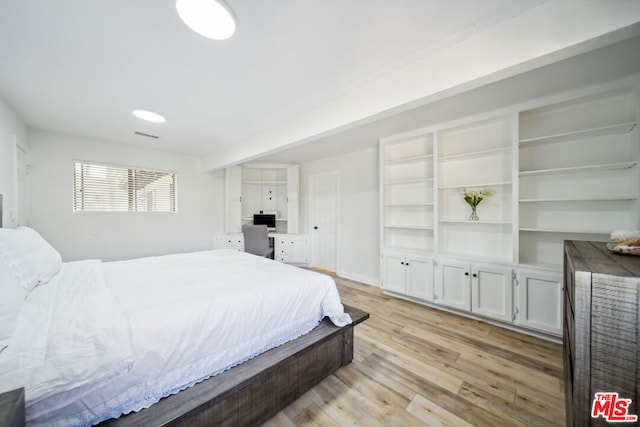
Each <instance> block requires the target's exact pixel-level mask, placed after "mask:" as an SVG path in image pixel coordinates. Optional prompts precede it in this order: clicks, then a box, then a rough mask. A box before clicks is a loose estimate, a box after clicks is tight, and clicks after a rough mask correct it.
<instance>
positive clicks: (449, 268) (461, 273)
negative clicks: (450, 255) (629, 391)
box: [436, 260, 471, 311]
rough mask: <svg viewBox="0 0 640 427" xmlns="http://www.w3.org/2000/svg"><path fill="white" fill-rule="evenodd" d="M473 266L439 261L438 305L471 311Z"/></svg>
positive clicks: (437, 268) (437, 272) (437, 280)
mask: <svg viewBox="0 0 640 427" xmlns="http://www.w3.org/2000/svg"><path fill="white" fill-rule="evenodd" d="M470 271H471V265H470V264H468V263H462V262H458V261H452V260H438V264H437V267H436V289H437V290H436V295H437V302H438V304H441V305H445V306H448V307H452V308H457V309H460V310H466V311H470V310H471V273H470Z"/></svg>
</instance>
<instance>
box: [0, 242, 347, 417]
mask: <svg viewBox="0 0 640 427" xmlns="http://www.w3.org/2000/svg"><path fill="white" fill-rule="evenodd" d="M324 316H329V317H330V318H331V320H332V321H333V323H334V324H336V325H338V326H344V325H345V324H347V323H350V321H351V320H350V318H349V316H348V315H347V314H345V313H344V312H343V307H342V305H341V303H340V299H339V296H338V292H337V289H336V287H335V284H334V282H333V281H332V280H331V279H330V278H329V277H328V276H325V275H322V274H318V273H314V272H310V271H307V270H303V269H299V268H295V267H291V266H288V265H285V264H281V263H278V262H274V261H271V260H267V259H263V258H259V257H255V256H253V255H249V254H245V253H241V252H237V251H230V250H217V251H206V252H196V253H190V254H177V255H168V256H161V257H151V258H143V259H137V260H130V261H119V262H110V263H101V262H99V261H80V262H73V263H66V264H64V266H63V268H62V270H61V271H60V273H58V274H57V275H56V276H55V277H54V278H53V279H52V280H51V281H50V282H49V283H47V284H46V285H44V286H41V287H39V288H36V290H34V291H33V292H32V294H31V295H30V296H29V299H28V302H27V304H26V306H25V308H24V309H23V311H22V312H21V313H20V317H19V319H18V329H17V331H16V336H15V337H14V339H12V341H11V343H10V345H9V348H7V349H6V350H5V351H3V352H2V353H0V391H4V390H10V389H13V388H16V387H21V386H26V399H27V420H28V422H29V423H30V424H33V425H38V424H42V425H56V424H57V425H65V426H67V425H88V424H92V423H96V422H99V421H102V420H104V419H108V418H113V417H117V416H119V415H120V414H122V413H127V412H130V411H137V410H140V409H142V408H145V407H148V406H150V405H151V404H153V403H155V402H157V401H158V400H159V399H160V398H161V397H163V396H167V395H169V394H173V393H176V392H178V391H180V390H182V389H184V388H186V387H189V386H191V385H193V384H195V383H197V382H199V381H202V380H203V379H206V378H208V377H210V376H212V375H215V374H217V373H220V372H222V371H224V370H226V369H229V368H231V367H233V366H235V365H237V364H239V363H241V362H243V361H245V360H248V359H250V358H251V357H254V356H256V355H257V354H260V353H262V352H264V351H266V350H268V349H270V348H273V347H276V346H278V345H280V344H283V343H285V342H287V341H290V340H292V339H294V338H296V337H298V336H300V335H302V334H304V333H306V332H308V331H310V330H311V329H313V328H314V327H315V326H316V325H317V324H318V323H319V321H320V320H321V319H322V318H323V317H324Z"/></svg>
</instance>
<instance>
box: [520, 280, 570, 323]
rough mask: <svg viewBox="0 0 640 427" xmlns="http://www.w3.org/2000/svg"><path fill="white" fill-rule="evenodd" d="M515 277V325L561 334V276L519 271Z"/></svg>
mask: <svg viewBox="0 0 640 427" xmlns="http://www.w3.org/2000/svg"><path fill="white" fill-rule="evenodd" d="M518 276H519V277H518V283H519V284H518V293H519V295H518V307H517V319H518V324H519V325H521V326H526V327H529V328H533V329H538V330H540V331H545V332H550V333H552V334H555V335H562V298H563V296H562V275H561V274H556V273H551V272H541V271H535V270H520V271H519V274H518Z"/></svg>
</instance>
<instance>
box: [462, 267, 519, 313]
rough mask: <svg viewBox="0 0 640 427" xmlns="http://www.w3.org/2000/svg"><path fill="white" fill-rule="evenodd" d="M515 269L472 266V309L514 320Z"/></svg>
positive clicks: (475, 311)
mask: <svg viewBox="0 0 640 427" xmlns="http://www.w3.org/2000/svg"><path fill="white" fill-rule="evenodd" d="M512 274H513V270H511V269H510V268H505V267H500V266H491V265H482V264H473V265H472V268H471V311H472V312H474V313H475V314H479V315H482V316H487V317H491V318H494V319H499V320H504V321H506V322H511V321H513V282H512Z"/></svg>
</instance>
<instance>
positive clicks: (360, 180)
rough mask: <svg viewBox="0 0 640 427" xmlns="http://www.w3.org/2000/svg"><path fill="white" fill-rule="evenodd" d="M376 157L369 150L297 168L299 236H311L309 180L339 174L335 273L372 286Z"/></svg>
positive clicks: (376, 259)
mask: <svg viewBox="0 0 640 427" xmlns="http://www.w3.org/2000/svg"><path fill="white" fill-rule="evenodd" d="M378 156H379V155H378V148H377V147H371V148H367V149H363V150H359V151H355V152H352V153H348V154H343V155H340V156H336V157H330V158H325V159H321V160H316V161H312V162H306V163H303V164H302V165H301V166H300V195H301V204H300V232H301V233H306V234H310V224H309V176H310V175H314V174H320V173H326V172H338V174H339V180H340V182H339V195H338V235H337V273H338V275H339V276H342V277H346V278H350V279H354V280H358V281H361V282H364V283H368V284H373V285H378V284H379V282H380V214H379V209H380V208H379V182H378V176H379V172H378Z"/></svg>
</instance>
